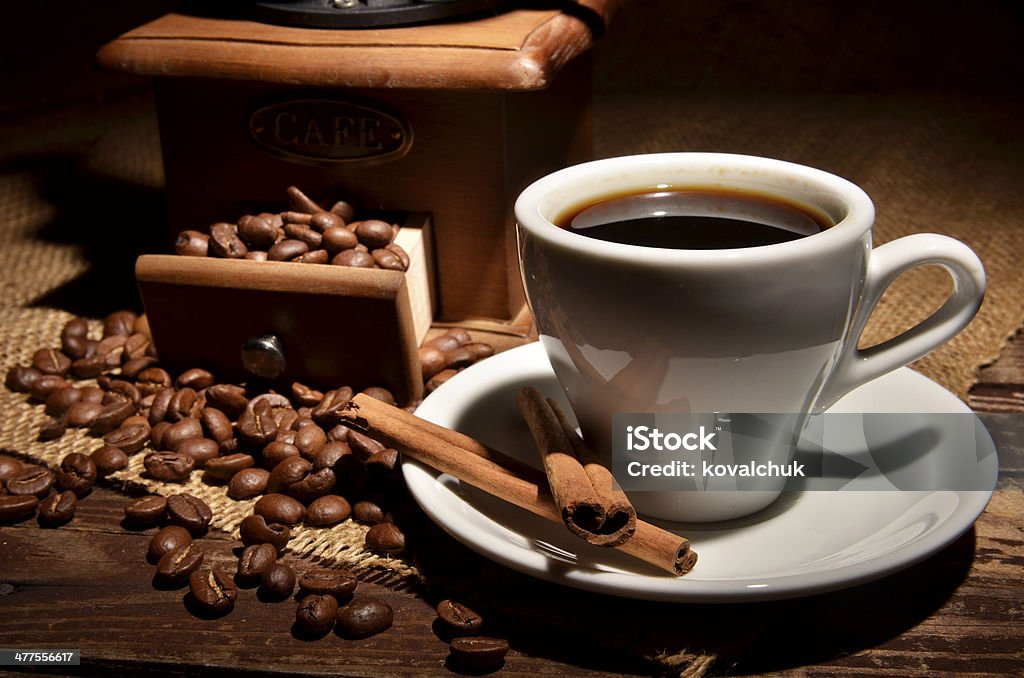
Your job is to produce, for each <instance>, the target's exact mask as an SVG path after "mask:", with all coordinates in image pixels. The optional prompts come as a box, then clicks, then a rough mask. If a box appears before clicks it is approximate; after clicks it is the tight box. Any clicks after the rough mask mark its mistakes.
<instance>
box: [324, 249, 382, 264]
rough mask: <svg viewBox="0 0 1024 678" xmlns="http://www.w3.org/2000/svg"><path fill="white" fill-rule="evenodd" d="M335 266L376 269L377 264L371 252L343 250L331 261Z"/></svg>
mask: <svg viewBox="0 0 1024 678" xmlns="http://www.w3.org/2000/svg"><path fill="white" fill-rule="evenodd" d="M331 264H332V265H334V266H351V267H353V268H376V267H377V262H375V261H374V260H373V257H372V256H370V253H369V252H363V251H362V250H358V249H351V250H342V251H341V252H338V253H337V254H336V255H334V258H333V259H331Z"/></svg>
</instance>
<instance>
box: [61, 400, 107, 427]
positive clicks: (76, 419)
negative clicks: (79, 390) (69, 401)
mask: <svg viewBox="0 0 1024 678" xmlns="http://www.w3.org/2000/svg"><path fill="white" fill-rule="evenodd" d="M102 410H103V405H100V404H99V403H86V402H77V403H75V404H74V405H72V406H71V407H69V408H68V411H67V413H66V414H65V419H66V421H67V424H68V426H74V427H76V428H81V427H86V426H89V425H91V424H92V422H93V421H95V420H96V417H97V416H99V413H100V412H101V411H102Z"/></svg>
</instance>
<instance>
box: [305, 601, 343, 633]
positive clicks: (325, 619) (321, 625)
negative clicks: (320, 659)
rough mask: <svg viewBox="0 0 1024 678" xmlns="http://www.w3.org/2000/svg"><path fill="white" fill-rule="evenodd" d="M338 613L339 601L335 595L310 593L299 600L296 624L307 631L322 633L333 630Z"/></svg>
mask: <svg viewBox="0 0 1024 678" xmlns="http://www.w3.org/2000/svg"><path fill="white" fill-rule="evenodd" d="M337 615H338V601H337V600H335V599H334V597H333V596H328V595H309V596H306V597H305V598H303V599H302V600H300V601H299V607H298V608H297V609H296V610H295V625H296V626H297V627H298V628H299V629H300V630H302V631H304V632H306V633H309V634H314V635H320V634H324V633H327V632H328V631H330V630H331V628H332V627H333V626H334V621H335V619H336V618H337Z"/></svg>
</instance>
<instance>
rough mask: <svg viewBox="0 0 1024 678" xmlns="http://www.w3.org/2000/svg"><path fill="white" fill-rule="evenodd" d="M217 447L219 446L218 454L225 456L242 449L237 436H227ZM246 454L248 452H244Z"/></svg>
mask: <svg viewBox="0 0 1024 678" xmlns="http://www.w3.org/2000/svg"><path fill="white" fill-rule="evenodd" d="M218 447H219V448H220V456H222V457H227V456H230V455H232V454H238V453H239V452H241V451H242V444H241V443H240V442H238V438H228V439H227V440H224V441H222V442H221V443H220V444H219V445H218ZM246 454H248V452H246Z"/></svg>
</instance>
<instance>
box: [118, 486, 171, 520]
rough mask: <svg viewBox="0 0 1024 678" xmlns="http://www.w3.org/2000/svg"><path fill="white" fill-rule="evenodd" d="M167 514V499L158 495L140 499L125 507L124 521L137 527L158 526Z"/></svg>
mask: <svg viewBox="0 0 1024 678" xmlns="http://www.w3.org/2000/svg"><path fill="white" fill-rule="evenodd" d="M166 513H167V498H166V497H161V496H160V495H158V494H150V495H146V496H145V497H139V498H138V499H136V500H134V501H132V502H131V503H130V504H128V505H127V506H125V507H124V520H125V522H126V523H129V524H131V525H135V526H137V527H145V526H148V525H156V524H157V523H159V522H160V521H161V520H163V518H164V515H165V514H166Z"/></svg>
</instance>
